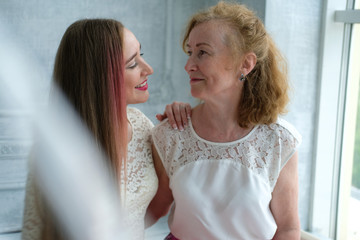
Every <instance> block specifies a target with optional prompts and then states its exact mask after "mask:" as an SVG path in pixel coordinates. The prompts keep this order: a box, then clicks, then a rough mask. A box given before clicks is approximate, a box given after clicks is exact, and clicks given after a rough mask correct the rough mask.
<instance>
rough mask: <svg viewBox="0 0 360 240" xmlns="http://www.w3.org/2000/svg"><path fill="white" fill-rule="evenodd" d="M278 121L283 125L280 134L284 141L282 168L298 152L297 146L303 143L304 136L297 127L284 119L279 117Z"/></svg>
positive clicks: (282, 146)
mask: <svg viewBox="0 0 360 240" xmlns="http://www.w3.org/2000/svg"><path fill="white" fill-rule="evenodd" d="M278 123H279V125H280V126H281V127H279V132H280V133H279V135H280V140H281V142H282V145H281V148H282V149H283V150H282V151H281V169H282V168H283V167H284V166H285V165H286V163H287V162H288V161H289V160H290V158H291V157H292V156H293V155H294V153H295V152H296V150H297V148H298V147H299V145H300V144H301V141H302V137H301V135H300V133H299V132H298V131H297V130H296V129H295V127H294V126H293V125H291V124H290V123H288V122H287V121H285V120H284V119H279V120H278Z"/></svg>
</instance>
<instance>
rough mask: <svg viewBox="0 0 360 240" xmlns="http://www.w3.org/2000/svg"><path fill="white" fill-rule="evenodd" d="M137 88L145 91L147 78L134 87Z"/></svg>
mask: <svg viewBox="0 0 360 240" xmlns="http://www.w3.org/2000/svg"><path fill="white" fill-rule="evenodd" d="M135 88H136V89H137V90H141V91H146V90H147V89H148V84H147V79H146V80H145V81H144V82H142V83H141V84H139V85H137V86H136V87H135Z"/></svg>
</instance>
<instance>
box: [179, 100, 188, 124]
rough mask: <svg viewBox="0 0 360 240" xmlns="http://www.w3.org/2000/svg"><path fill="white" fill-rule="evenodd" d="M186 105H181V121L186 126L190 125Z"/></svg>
mask: <svg viewBox="0 0 360 240" xmlns="http://www.w3.org/2000/svg"><path fill="white" fill-rule="evenodd" d="M185 105H186V104H184V103H182V104H181V105H180V107H179V108H180V115H181V120H182V123H183V125H184V126H186V125H188V118H187V113H186V107H185Z"/></svg>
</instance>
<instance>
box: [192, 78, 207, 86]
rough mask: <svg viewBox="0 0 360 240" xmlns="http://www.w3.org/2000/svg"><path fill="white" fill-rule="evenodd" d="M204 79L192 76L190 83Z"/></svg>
mask: <svg viewBox="0 0 360 240" xmlns="http://www.w3.org/2000/svg"><path fill="white" fill-rule="evenodd" d="M203 80H204V79H202V78H190V85H191V84H194V83H198V82H200V81H203Z"/></svg>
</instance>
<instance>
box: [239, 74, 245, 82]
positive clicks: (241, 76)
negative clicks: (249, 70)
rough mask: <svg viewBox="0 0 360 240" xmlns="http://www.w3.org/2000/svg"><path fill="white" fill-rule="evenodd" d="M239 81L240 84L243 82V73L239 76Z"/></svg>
mask: <svg viewBox="0 0 360 240" xmlns="http://www.w3.org/2000/svg"><path fill="white" fill-rule="evenodd" d="M239 80H240V81H241V82H243V81H245V76H244V74H243V73H242V74H241V75H240V78H239Z"/></svg>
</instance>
